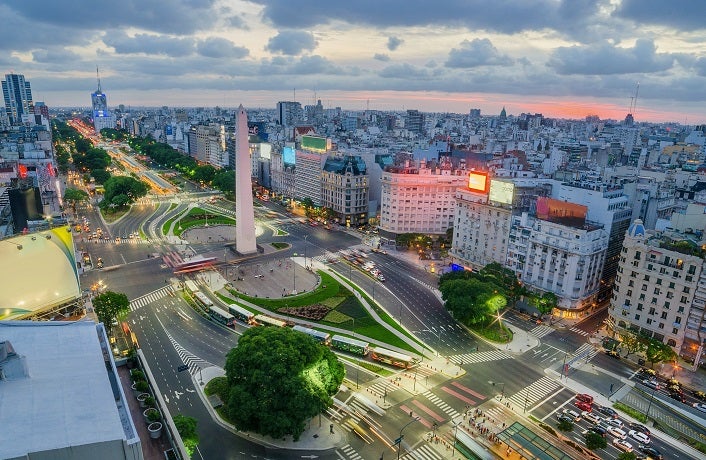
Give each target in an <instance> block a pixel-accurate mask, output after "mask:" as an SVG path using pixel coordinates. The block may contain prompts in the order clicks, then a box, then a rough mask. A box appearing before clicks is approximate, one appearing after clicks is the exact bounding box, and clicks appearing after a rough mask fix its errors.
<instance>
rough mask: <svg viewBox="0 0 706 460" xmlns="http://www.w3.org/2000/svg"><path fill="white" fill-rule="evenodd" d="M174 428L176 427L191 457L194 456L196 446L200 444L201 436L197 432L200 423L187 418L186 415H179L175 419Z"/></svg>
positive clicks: (192, 418)
mask: <svg viewBox="0 0 706 460" xmlns="http://www.w3.org/2000/svg"><path fill="white" fill-rule="evenodd" d="M173 420H174V426H176V429H177V431H178V432H179V436H181V440H182V441H183V442H184V447H186V451H187V452H188V453H189V456H190V457H191V456H193V455H194V451H195V450H196V446H198V444H199V434H198V432H197V431H196V426H197V424H198V421H197V420H196V419H195V418H194V417H187V416H185V415H181V414H177V415H175V416H174V418H173Z"/></svg>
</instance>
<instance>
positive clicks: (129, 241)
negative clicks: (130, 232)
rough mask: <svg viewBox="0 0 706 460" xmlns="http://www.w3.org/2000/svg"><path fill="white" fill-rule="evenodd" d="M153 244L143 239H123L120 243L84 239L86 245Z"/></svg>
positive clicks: (113, 240)
mask: <svg viewBox="0 0 706 460" xmlns="http://www.w3.org/2000/svg"><path fill="white" fill-rule="evenodd" d="M153 242H154V241H150V240H149V239H143V238H121V239H120V242H119V243H118V242H117V241H115V239H114V238H111V239H109V240H106V239H105V238H100V239H99V238H93V239H90V240H88V239H86V238H83V240H82V243H86V244H152V243H153Z"/></svg>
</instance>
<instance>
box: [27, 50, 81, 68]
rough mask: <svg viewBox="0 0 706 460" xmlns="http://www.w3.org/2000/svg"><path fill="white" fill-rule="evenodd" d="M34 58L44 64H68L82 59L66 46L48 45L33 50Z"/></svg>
mask: <svg viewBox="0 0 706 460" xmlns="http://www.w3.org/2000/svg"><path fill="white" fill-rule="evenodd" d="M32 60H33V61H34V62H38V63H43V64H66V63H67V62H76V61H80V60H81V57H80V56H79V55H78V54H76V53H74V52H73V51H69V50H67V49H65V48H57V47H53V48H50V47H47V48H46V49H41V50H35V51H32Z"/></svg>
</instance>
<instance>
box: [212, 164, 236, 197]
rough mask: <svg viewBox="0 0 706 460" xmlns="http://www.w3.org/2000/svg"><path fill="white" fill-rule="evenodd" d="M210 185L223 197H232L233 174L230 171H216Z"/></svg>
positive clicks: (233, 188) (233, 187) (233, 189)
mask: <svg viewBox="0 0 706 460" xmlns="http://www.w3.org/2000/svg"><path fill="white" fill-rule="evenodd" d="M212 183H213V186H214V187H215V188H217V189H218V190H220V191H221V192H223V194H224V195H228V196H232V195H233V194H234V193H235V172H234V171H233V170H232V169H225V170H223V171H218V172H217V173H216V175H215V176H214V177H213V182H212Z"/></svg>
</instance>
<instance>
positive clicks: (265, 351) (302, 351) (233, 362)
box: [225, 327, 344, 440]
mask: <svg viewBox="0 0 706 460" xmlns="http://www.w3.org/2000/svg"><path fill="white" fill-rule="evenodd" d="M225 370H226V379H227V382H228V401H227V403H226V409H227V411H228V415H229V417H230V420H231V421H232V422H233V424H234V425H235V426H236V427H237V428H238V429H240V430H248V431H255V432H257V433H260V434H264V435H270V436H272V437H275V438H281V437H282V436H286V435H290V434H291V435H292V436H293V437H294V439H295V440H297V439H299V436H300V435H301V433H302V432H303V431H304V428H305V426H306V421H307V420H308V419H310V418H312V417H314V416H315V415H317V414H320V413H321V412H323V411H325V410H326V408H327V407H329V406H330V405H331V404H332V399H331V396H333V395H334V394H336V392H337V391H338V388H339V387H340V385H341V382H342V381H343V376H344V369H343V365H342V364H341V363H339V362H338V359H337V358H336V355H334V354H333V353H332V352H331V351H330V350H329V349H328V348H326V347H324V346H322V345H321V344H319V343H317V342H316V341H315V340H314V339H313V338H311V337H309V336H308V335H306V334H303V333H301V332H297V331H294V330H292V329H288V328H268V327H258V328H251V329H249V330H248V331H246V332H245V333H244V334H243V336H242V337H241V338H240V340H239V341H238V346H237V347H236V348H233V349H232V350H231V351H230V352H229V353H228V355H227V357H226V365H225Z"/></svg>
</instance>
